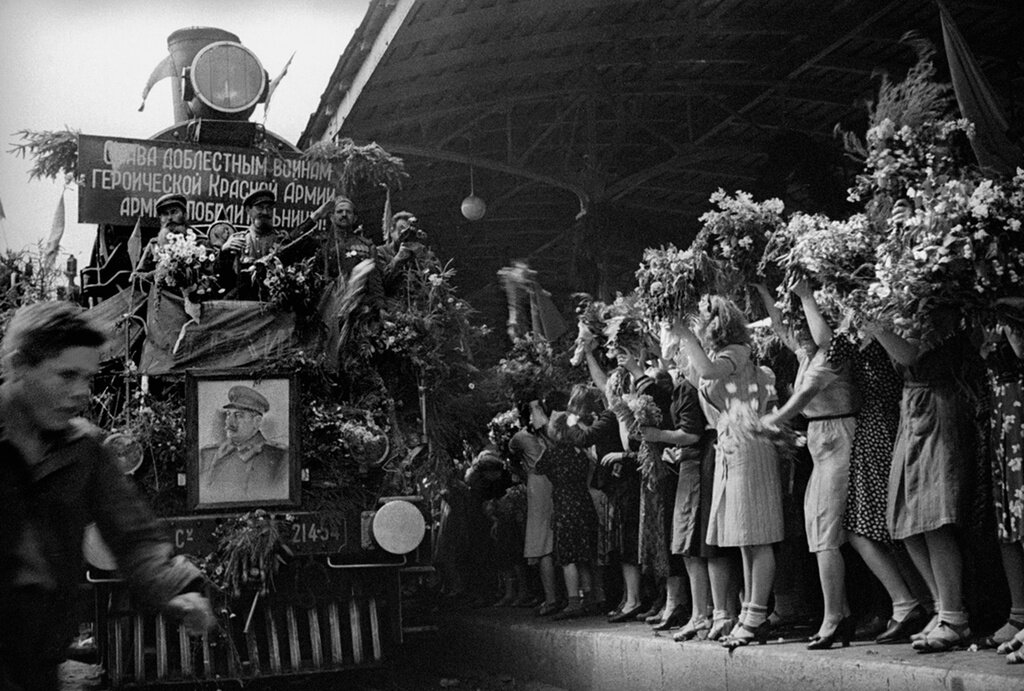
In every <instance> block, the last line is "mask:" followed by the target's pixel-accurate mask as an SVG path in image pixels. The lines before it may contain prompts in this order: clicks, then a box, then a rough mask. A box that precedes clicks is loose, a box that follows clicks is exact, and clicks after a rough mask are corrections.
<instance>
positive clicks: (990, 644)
mask: <svg viewBox="0 0 1024 691" xmlns="http://www.w3.org/2000/svg"><path fill="white" fill-rule="evenodd" d="M1006 626H1009V627H1010V628H1014V629H1017V630H1016V631H1014V632H1013V636H1011V637H1010V638H1008V639H1001V638H996V636H995V634H992V635H991V636H986V637H985V640H984V642H983V645H984V647H986V648H998V647H999V646H1001V645H1003V644H1004V643H1009V642H1010V641H1012V640H1013V639H1014V637H1015V636H1016V635H1017V634H1019V633H1020V632H1021V631H1024V621H1021V620H1020V619H1013V618H1010V619H1007V620H1006ZM997 633H998V632H997Z"/></svg>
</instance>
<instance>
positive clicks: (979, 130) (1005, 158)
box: [939, 1, 1024, 175]
mask: <svg viewBox="0 0 1024 691" xmlns="http://www.w3.org/2000/svg"><path fill="white" fill-rule="evenodd" d="M939 14H940V16H941V17H942V40H943V42H944V43H945V44H946V60H947V61H948V62H949V74H950V76H951V77H952V78H953V91H955V92H956V100H957V103H958V104H959V105H960V112H961V113H962V114H963V116H964V117H965V118H967V119H968V120H970V121H971V122H972V123H974V136H973V137H972V138H971V148H972V149H974V155H975V156H977V157H978V163H979V164H981V167H982V169H983V170H985V171H986V172H989V173H996V174H1007V175H1012V174H1013V171H1014V170H1016V168H1017V166H1020V165H1024V150H1022V148H1021V145H1020V142H1019V141H1013V140H1012V139H1010V137H1009V134H1008V131H1009V129H1010V128H1009V125H1008V124H1007V121H1006V116H1005V115H1003V111H1002V108H1000V106H999V102H998V101H997V100H996V97H995V95H994V94H993V93H992V87H991V86H990V85H989V83H988V80H987V79H986V78H985V74H984V73H983V72H982V71H981V68H979V67H978V63H977V61H976V60H975V59H974V55H972V54H971V49H970V48H969V47H968V46H967V42H966V41H964V37H963V36H962V35H961V34H960V31H959V30H958V29H957V28H956V24H955V23H953V15H951V14H950V13H949V10H948V9H947V8H946V6H945V4H943V3H942V2H941V1H940V2H939Z"/></svg>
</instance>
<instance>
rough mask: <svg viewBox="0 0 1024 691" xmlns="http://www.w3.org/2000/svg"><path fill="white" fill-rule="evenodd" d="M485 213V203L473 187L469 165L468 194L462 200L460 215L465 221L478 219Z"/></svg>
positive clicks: (471, 170) (471, 169)
mask: <svg viewBox="0 0 1024 691" xmlns="http://www.w3.org/2000/svg"><path fill="white" fill-rule="evenodd" d="M485 213H487V203H486V202H484V200H483V199H481V198H480V197H478V196H476V193H475V191H474V189H473V166H470V167H469V196H468V197H466V198H465V199H463V200H462V215H463V216H465V217H466V220H467V221H479V220H480V219H481V218H483V217H484V214H485Z"/></svg>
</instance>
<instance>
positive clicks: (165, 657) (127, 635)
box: [104, 593, 384, 688]
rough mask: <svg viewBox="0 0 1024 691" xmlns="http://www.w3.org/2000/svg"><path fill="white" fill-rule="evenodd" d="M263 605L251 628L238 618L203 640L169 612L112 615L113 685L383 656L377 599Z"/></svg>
mask: <svg viewBox="0 0 1024 691" xmlns="http://www.w3.org/2000/svg"><path fill="white" fill-rule="evenodd" d="M257 607H258V608H259V609H262V616H259V614H258V613H257V616H253V617H252V619H251V622H250V626H249V629H248V631H244V630H243V629H242V624H241V623H239V619H241V617H236V618H233V619H232V620H231V625H230V630H229V631H224V630H223V627H222V630H221V631H218V632H214V633H212V634H210V635H208V636H203V637H202V638H190V637H189V636H188V635H187V633H186V632H185V628H184V626H183V625H181V624H180V623H177V622H174V621H171V620H169V619H168V618H167V617H165V616H163V615H161V614H149V615H147V614H139V613H111V614H110V616H109V618H108V620H107V622H106V629H107V630H106V636H105V638H106V641H107V649H106V650H105V651H104V657H105V662H106V667H107V672H108V675H109V679H110V683H111V686H112V687H114V688H117V687H124V686H133V685H137V684H143V683H147V682H171V683H173V682H195V681H214V680H227V679H246V678H254V677H260V676H268V675H291V674H309V673H312V672H319V671H328V670H337V669H345V668H353V667H368V666H376V665H379V664H380V663H381V662H382V661H383V650H384V645H383V642H382V639H381V633H382V631H381V621H380V612H379V608H378V600H377V598H376V597H375V596H372V595H371V596H367V597H360V596H357V595H356V594H355V593H351V594H350V595H349V597H347V598H340V597H339V598H335V599H330V600H324V601H320V602H317V603H316V604H315V605H314V606H312V607H308V608H307V607H302V606H299V605H296V604H291V603H285V602H273V603H270V604H265V603H262V602H261V603H258V604H257Z"/></svg>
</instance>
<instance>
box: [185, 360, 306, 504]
mask: <svg viewBox="0 0 1024 691" xmlns="http://www.w3.org/2000/svg"><path fill="white" fill-rule="evenodd" d="M193 381H195V380H193ZM289 383H290V382H289V380H288V379H274V380H263V381H260V382H259V383H258V384H257V383H256V382H253V381H248V380H238V379H235V380H221V379H212V380H206V379H202V378H200V379H198V381H195V386H194V388H195V396H194V397H190V400H194V403H195V405H194V409H195V421H194V424H191V425H190V431H192V432H193V433H194V436H195V439H196V442H195V446H194V447H193V448H198V453H197V454H195V455H196V456H197V458H196V462H195V463H194V465H195V470H194V472H192V473H191V477H190V478H189V496H190V497H191V498H192V499H193V501H192V502H191V503H192V504H193V506H195V507H208V506H242V505H252V506H267V505H281V504H293V503H295V501H294V500H295V499H297V496H296V495H297V494H298V488H297V487H296V486H293V481H294V476H295V474H296V473H295V470H296V462H297V459H295V458H293V456H292V454H293V453H294V452H295V450H294V449H293V448H292V443H291V441H292V440H291V434H290V432H291V428H292V427H293V425H292V424H291V423H292V420H291V417H292V416H291V412H292V405H291V404H290V398H291V395H290V394H291V391H290V387H289Z"/></svg>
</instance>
